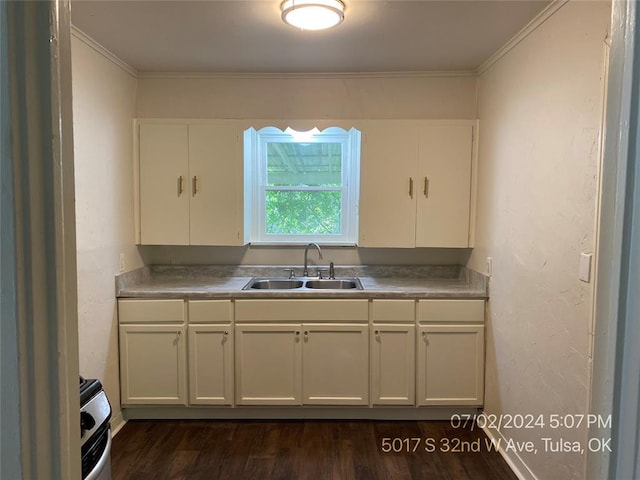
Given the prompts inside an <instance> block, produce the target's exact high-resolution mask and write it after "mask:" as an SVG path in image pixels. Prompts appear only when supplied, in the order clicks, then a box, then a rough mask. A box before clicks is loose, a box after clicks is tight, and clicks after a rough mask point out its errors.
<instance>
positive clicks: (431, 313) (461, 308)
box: [418, 300, 484, 322]
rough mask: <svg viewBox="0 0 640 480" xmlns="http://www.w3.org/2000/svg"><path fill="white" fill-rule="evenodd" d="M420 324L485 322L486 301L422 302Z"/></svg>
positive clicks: (419, 303) (419, 304)
mask: <svg viewBox="0 0 640 480" xmlns="http://www.w3.org/2000/svg"><path fill="white" fill-rule="evenodd" d="M418 320H419V321H420V322H484V300H420V301H419V302H418Z"/></svg>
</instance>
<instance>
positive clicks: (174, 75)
mask: <svg viewBox="0 0 640 480" xmlns="http://www.w3.org/2000/svg"><path fill="white" fill-rule="evenodd" d="M476 75H477V74H476V72H475V71H473V70H461V71H441V72H322V73H231V72H220V73H204V72H139V73H138V78H149V79H151V78H157V79H180V80H184V79H239V80H242V79H258V80H260V79H261V80H274V79H332V78H334V79H345V78H422V77H475V76H476Z"/></svg>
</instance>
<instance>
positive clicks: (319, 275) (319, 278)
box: [318, 267, 329, 280]
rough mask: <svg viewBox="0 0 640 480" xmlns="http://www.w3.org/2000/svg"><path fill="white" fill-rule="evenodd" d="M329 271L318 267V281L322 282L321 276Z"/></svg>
mask: <svg viewBox="0 0 640 480" xmlns="http://www.w3.org/2000/svg"><path fill="white" fill-rule="evenodd" d="M328 271H329V270H328V269H326V268H320V267H318V280H322V279H323V278H324V277H323V276H322V274H323V273H325V272H328Z"/></svg>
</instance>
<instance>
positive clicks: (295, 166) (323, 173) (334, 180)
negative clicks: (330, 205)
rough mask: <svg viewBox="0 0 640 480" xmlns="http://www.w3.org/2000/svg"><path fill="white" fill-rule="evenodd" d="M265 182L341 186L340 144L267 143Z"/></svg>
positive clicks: (288, 185) (270, 184)
mask: <svg viewBox="0 0 640 480" xmlns="http://www.w3.org/2000/svg"><path fill="white" fill-rule="evenodd" d="M267 185H268V186H273V187H279V186H287V187H296V186H302V185H306V186H313V187H340V186H342V144H341V143H285V142H283V143H276V142H270V143H267Z"/></svg>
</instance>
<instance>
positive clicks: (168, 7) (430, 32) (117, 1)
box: [72, 0, 549, 73]
mask: <svg viewBox="0 0 640 480" xmlns="http://www.w3.org/2000/svg"><path fill="white" fill-rule="evenodd" d="M345 3H346V12H345V20H344V22H343V23H342V24H341V25H339V26H337V27H335V28H333V29H330V30H325V31H321V32H312V31H301V30H298V29H295V28H293V27H290V26H288V25H285V24H284V23H283V22H282V21H281V19H280V9H279V5H280V0H232V1H223V0H200V1H190V0H182V1H173V0H146V1H135V0H109V1H103V0H98V1H94V0H73V1H72V21H73V24H74V25H75V26H76V27H77V28H79V29H80V30H82V31H83V32H84V33H86V34H87V35H89V36H90V37H92V38H93V39H94V40H96V41H97V42H98V43H100V44H101V45H102V46H104V47H105V48H107V49H108V50H110V51H111V52H112V53H114V54H115V55H116V56H118V57H119V58H120V59H121V60H123V61H124V62H126V63H127V64H129V65H130V66H131V67H133V68H134V69H136V70H137V71H139V72H185V73H187V72H189V73H192V72H203V73H320V72H336V73H342V72H350V73H351V72H363V73H367V72H428V71H431V72H433V71H472V70H475V69H476V68H477V67H478V66H479V65H480V64H482V62H483V61H485V60H486V59H487V58H488V57H490V56H491V54H493V53H494V52H495V51H496V50H497V49H499V48H500V47H501V46H502V45H504V44H505V43H506V42H507V41H508V40H509V39H510V38H511V37H513V35H515V34H516V33H517V32H518V31H519V30H520V29H522V28H523V27H524V26H525V25H526V24H527V23H528V22H529V21H530V20H531V19H533V18H534V17H535V16H536V15H537V14H538V13H539V12H540V11H541V10H543V9H544V7H545V6H547V5H548V4H549V0H533V1H531V0H498V1H485V0H469V1H465V0H446V1H435V0H410V1H402V0H389V1H383V0H346V1H345Z"/></svg>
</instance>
